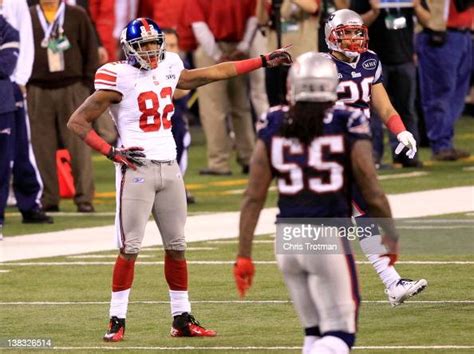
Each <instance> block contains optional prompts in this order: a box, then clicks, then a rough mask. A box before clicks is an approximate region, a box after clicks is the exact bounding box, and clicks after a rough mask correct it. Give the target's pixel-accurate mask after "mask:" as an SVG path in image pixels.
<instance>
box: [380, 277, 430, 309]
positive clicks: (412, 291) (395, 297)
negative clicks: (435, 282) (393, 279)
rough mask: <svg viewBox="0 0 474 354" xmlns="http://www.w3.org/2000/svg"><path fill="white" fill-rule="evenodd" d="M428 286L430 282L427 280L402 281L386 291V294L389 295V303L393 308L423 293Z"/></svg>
mask: <svg viewBox="0 0 474 354" xmlns="http://www.w3.org/2000/svg"><path fill="white" fill-rule="evenodd" d="M427 285H428V282H427V281H426V280H425V279H420V280H411V279H400V280H399V281H398V282H397V283H396V284H395V285H393V286H391V287H390V289H385V293H386V294H387V295H388V301H389V302H390V304H391V305H392V307H395V306H398V305H400V304H403V302H404V301H405V300H406V299H408V298H409V297H412V296H414V295H416V294H418V293H420V292H422V291H423V290H424V289H425V288H426V287H427Z"/></svg>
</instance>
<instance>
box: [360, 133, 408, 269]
mask: <svg viewBox="0 0 474 354" xmlns="http://www.w3.org/2000/svg"><path fill="white" fill-rule="evenodd" d="M351 161H352V170H353V174H354V177H355V179H356V183H357V185H358V187H359V189H360V191H361V193H362V196H363V197H364V199H365V201H366V203H367V205H368V208H369V215H370V216H371V217H374V218H377V223H378V224H379V225H380V226H381V227H382V229H383V231H384V233H385V235H384V236H383V238H382V241H383V243H384V244H385V246H386V247H387V248H388V252H389V255H390V257H391V263H392V264H393V263H395V261H396V260H397V257H398V238H399V235H398V231H397V229H396V228H395V224H394V222H393V219H392V212H391V210H390V205H389V203H388V200H387V197H386V195H385V193H384V191H383V190H382V187H381V186H380V184H379V182H378V179H377V171H376V170H375V164H374V161H373V160H372V144H371V143H370V142H369V141H368V140H358V141H356V142H354V144H353V146H352V150H351Z"/></svg>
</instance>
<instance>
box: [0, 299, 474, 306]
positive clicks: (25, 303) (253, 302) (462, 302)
mask: <svg viewBox="0 0 474 354" xmlns="http://www.w3.org/2000/svg"><path fill="white" fill-rule="evenodd" d="M407 302H409V303H410V304H420V305H425V304H427V305H445V304H457V305H471V304H474V300H407ZM169 303H170V302H169V301H158V300H143V301H130V302H129V304H131V305H167V304H169ZM192 303H193V304H213V305H228V304H235V305H239V304H240V305H262V304H275V305H281V304H291V303H292V301H290V300H202V301H200V300H193V301H192ZM362 303H364V304H388V301H387V300H363V301H362ZM69 305H110V301H10V302H8V301H6V302H0V306H69Z"/></svg>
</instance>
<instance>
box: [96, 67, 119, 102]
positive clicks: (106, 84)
mask: <svg viewBox="0 0 474 354" xmlns="http://www.w3.org/2000/svg"><path fill="white" fill-rule="evenodd" d="M94 88H95V89H96V90H97V91H98V90H109V91H116V92H118V93H120V94H121V95H122V96H123V89H122V87H121V84H120V81H119V78H118V75H117V68H116V66H115V65H112V64H110V63H108V64H105V65H102V66H101V67H100V68H99V69H98V70H97V72H96V73H95V77H94Z"/></svg>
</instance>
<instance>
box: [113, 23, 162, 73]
mask: <svg viewBox="0 0 474 354" xmlns="http://www.w3.org/2000/svg"><path fill="white" fill-rule="evenodd" d="M150 42H154V43H156V44H157V47H156V49H151V50H150V49H145V48H143V45H144V44H148V43H150ZM120 44H121V45H122V48H123V51H124V53H125V57H126V58H127V60H128V62H129V63H130V64H131V65H136V66H139V67H140V69H145V70H152V69H156V68H157V67H158V63H159V62H160V61H162V60H164V59H165V53H166V44H165V35H164V33H163V32H162V31H161V29H160V27H158V25H157V24H156V22H155V21H153V20H151V19H149V18H144V17H141V18H137V19H135V20H133V21H130V22H129V23H128V25H127V27H125V28H124V29H123V31H122V34H121V35H120Z"/></svg>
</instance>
